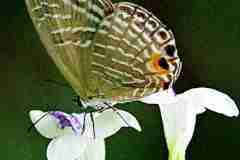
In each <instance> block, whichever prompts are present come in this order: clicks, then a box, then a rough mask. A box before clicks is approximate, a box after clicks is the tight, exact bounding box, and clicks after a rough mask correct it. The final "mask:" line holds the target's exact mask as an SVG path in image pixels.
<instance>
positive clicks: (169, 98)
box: [139, 88, 176, 104]
mask: <svg viewBox="0 0 240 160" xmlns="http://www.w3.org/2000/svg"><path fill="white" fill-rule="evenodd" d="M175 96H176V93H175V91H174V90H173V89H172V88H170V89H168V90H165V91H160V92H157V93H154V94H151V95H149V96H147V97H144V98H141V99H140V100H139V101H141V102H144V103H147V104H169V103H174V102H176V98H175Z"/></svg>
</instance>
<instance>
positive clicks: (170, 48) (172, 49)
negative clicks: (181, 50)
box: [165, 45, 176, 57]
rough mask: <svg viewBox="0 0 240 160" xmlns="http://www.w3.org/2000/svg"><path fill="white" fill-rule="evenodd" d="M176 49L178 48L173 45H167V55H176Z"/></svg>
mask: <svg viewBox="0 0 240 160" xmlns="http://www.w3.org/2000/svg"><path fill="white" fill-rule="evenodd" d="M175 50H176V48H175V46H173V45H167V46H166V47H165V51H166V53H167V55H168V56H170V57H173V56H174V52H175Z"/></svg>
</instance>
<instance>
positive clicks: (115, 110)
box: [104, 103, 130, 127]
mask: <svg viewBox="0 0 240 160" xmlns="http://www.w3.org/2000/svg"><path fill="white" fill-rule="evenodd" d="M104 104H106V105H107V106H108V107H109V108H110V109H112V110H113V111H114V112H115V113H116V114H117V115H118V116H119V117H120V118H121V119H122V121H123V122H124V123H125V124H126V125H127V126H128V127H130V125H129V123H128V122H127V120H126V119H125V118H124V117H123V116H122V115H121V113H119V112H118V110H117V109H116V108H114V107H113V106H111V105H109V104H108V103H104Z"/></svg>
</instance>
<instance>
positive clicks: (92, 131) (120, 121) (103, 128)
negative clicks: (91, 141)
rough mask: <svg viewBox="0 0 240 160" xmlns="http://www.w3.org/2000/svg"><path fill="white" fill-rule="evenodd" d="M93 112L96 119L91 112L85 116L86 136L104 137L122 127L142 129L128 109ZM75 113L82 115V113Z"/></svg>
mask: <svg viewBox="0 0 240 160" xmlns="http://www.w3.org/2000/svg"><path fill="white" fill-rule="evenodd" d="M93 114H94V115H93V116H94V121H92V120H91V117H90V114H87V116H86V118H85V131H84V133H83V135H84V136H87V137H92V138H93V137H96V138H101V139H104V138H107V137H109V136H111V135H113V134H115V133H116V132H117V131H118V130H120V128H121V127H133V128H135V129H136V130H138V131H141V127H140V125H139V123H138V121H137V120H136V118H135V117H134V116H133V115H132V114H130V113H128V112H126V111H123V110H118V109H116V110H113V109H107V110H105V111H103V112H101V113H93ZM73 115H74V116H78V115H79V116H82V115H81V114H73ZM93 127H94V128H93Z"/></svg>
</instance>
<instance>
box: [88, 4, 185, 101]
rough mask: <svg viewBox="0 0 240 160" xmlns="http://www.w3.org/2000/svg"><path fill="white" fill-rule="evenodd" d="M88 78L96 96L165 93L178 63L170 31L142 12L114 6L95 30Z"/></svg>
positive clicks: (129, 6)
mask: <svg viewBox="0 0 240 160" xmlns="http://www.w3.org/2000/svg"><path fill="white" fill-rule="evenodd" d="M99 28H100V29H99V30H98V31H97V32H96V34H95V37H94V43H93V51H92V52H91V54H90V55H91V60H92V61H91V67H90V70H89V74H90V76H91V78H90V81H91V80H92V81H91V82H90V83H92V86H94V84H97V85H95V86H97V87H98V88H95V89H96V90H98V91H99V92H96V93H98V94H99V95H103V97H105V98H110V99H111V98H112V99H114V100H116V101H121V100H131V99H134V98H139V97H143V96H146V95H149V94H152V93H154V92H157V91H161V90H164V89H168V88H169V87H171V86H172V84H173V82H174V81H175V80H176V79H177V76H178V73H179V72H180V67H181V62H180V59H179V57H178V55H177V49H176V45H175V39H174V36H173V34H172V32H171V31H170V30H168V29H167V28H166V26H165V25H164V24H163V23H162V22H161V21H160V20H158V19H157V18H156V17H155V16H154V15H153V14H152V13H150V12H148V11H147V10H146V9H144V8H142V7H140V6H138V5H135V4H132V3H126V2H124V3H117V4H115V5H114V12H113V13H112V14H111V15H109V16H107V17H106V18H105V19H104V20H103V22H102V23H101V24H100V26H99Z"/></svg>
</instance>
